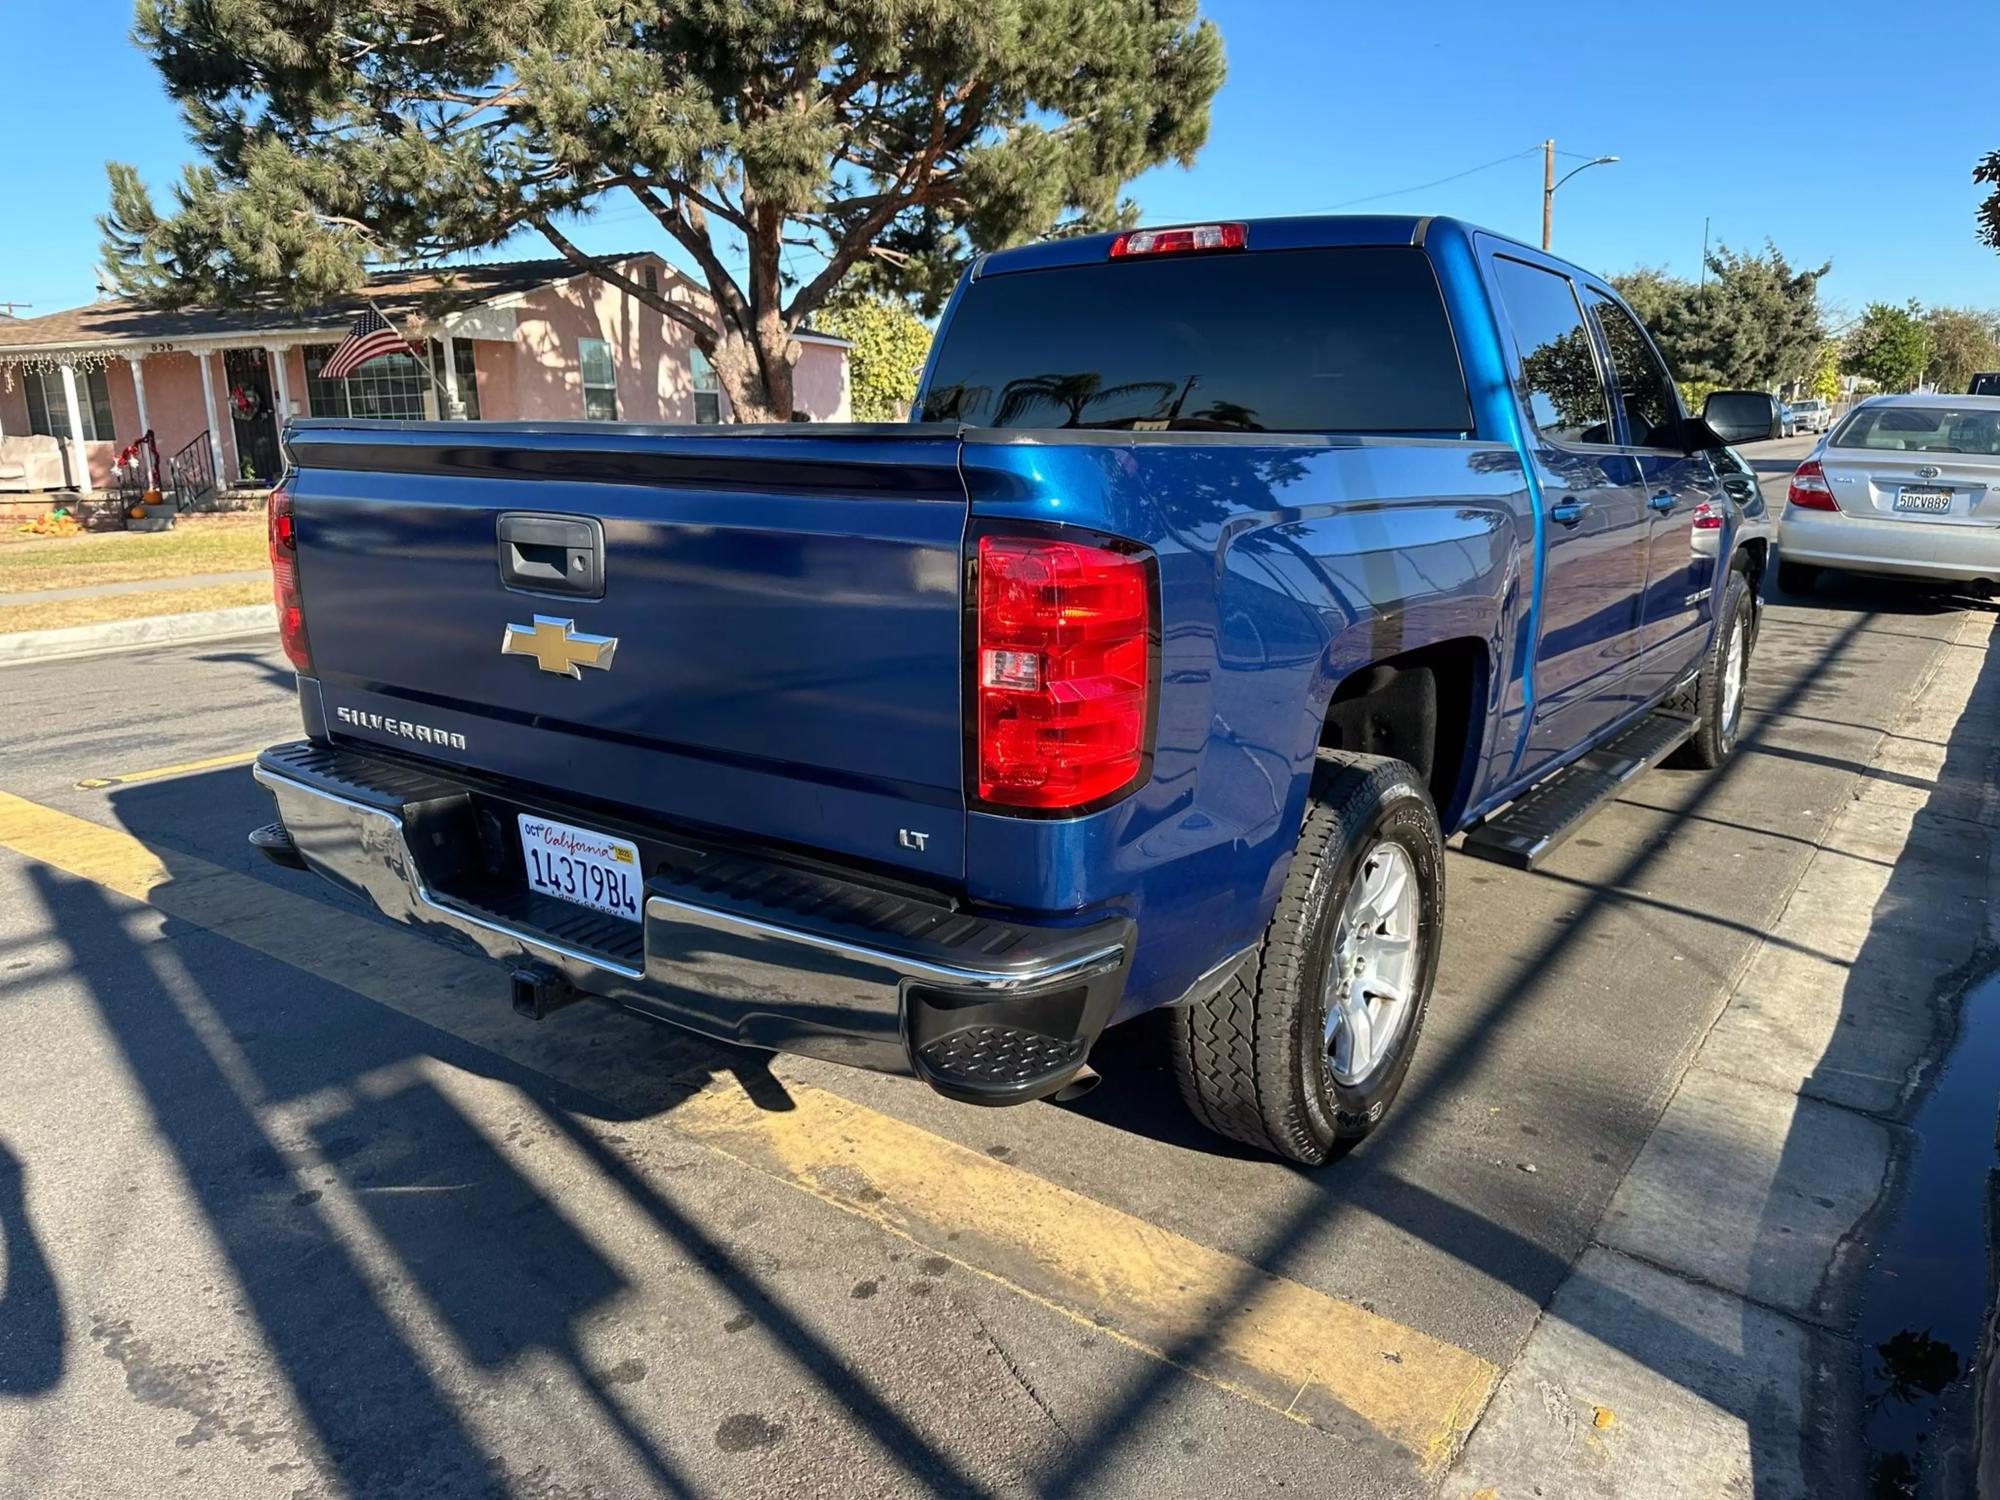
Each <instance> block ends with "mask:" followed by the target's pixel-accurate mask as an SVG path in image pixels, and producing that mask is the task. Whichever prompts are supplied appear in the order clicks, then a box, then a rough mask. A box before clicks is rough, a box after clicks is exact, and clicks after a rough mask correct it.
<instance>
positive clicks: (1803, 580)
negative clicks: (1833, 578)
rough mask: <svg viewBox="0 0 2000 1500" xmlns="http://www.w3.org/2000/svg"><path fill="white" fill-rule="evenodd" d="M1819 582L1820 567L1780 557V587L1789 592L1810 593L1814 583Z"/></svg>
mask: <svg viewBox="0 0 2000 1500" xmlns="http://www.w3.org/2000/svg"><path fill="white" fill-rule="evenodd" d="M1818 582H1819V569H1818V568H1815V567H1814V566H1813V565H1812V564H1811V563H1795V562H1786V561H1785V560H1784V559H1783V558H1782V557H1781V558H1779V559H1778V587H1779V588H1781V589H1783V590H1784V591H1785V592H1786V593H1788V594H1810V593H1811V592H1812V591H1813V585H1814V584H1816V583H1818Z"/></svg>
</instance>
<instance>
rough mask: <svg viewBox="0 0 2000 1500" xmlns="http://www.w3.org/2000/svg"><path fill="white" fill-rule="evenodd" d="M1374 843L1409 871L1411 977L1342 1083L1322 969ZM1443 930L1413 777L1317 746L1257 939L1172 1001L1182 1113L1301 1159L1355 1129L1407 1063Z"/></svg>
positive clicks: (1436, 858) (1318, 1158)
mask: <svg viewBox="0 0 2000 1500" xmlns="http://www.w3.org/2000/svg"><path fill="white" fill-rule="evenodd" d="M1382 843H1393V844H1395V845H1397V846H1398V847H1400V848H1401V849H1402V851H1403V852H1404V854H1406V855H1407V856H1408V858H1409V865H1410V867H1411V871H1412V873H1413V875H1414V881H1415V885H1416V889H1417V909H1416V931H1415V933H1414V934H1413V936H1414V939H1415V944H1414V954H1415V960H1414V961H1415V977H1414V979H1413V981H1412V983H1411V984H1410V986H1409V991H1410V994H1409V1003H1408V1005H1407V1008H1406V1010H1405V1013H1404V1015H1403V1017H1402V1020H1401V1022H1400V1031H1399V1032H1398V1033H1397V1034H1396V1035H1395V1038H1394V1040H1393V1041H1392V1042H1391V1043H1389V1044H1387V1046H1388V1050H1386V1051H1385V1053H1384V1055H1383V1056H1382V1057H1381V1058H1380V1059H1378V1060H1377V1062H1376V1063H1375V1065H1374V1066H1373V1067H1372V1068H1371V1069H1370V1071H1369V1072H1368V1073H1367V1075H1366V1076H1364V1077H1361V1078H1358V1079H1356V1080H1354V1082H1353V1083H1352V1084H1347V1083H1342V1082H1340V1081H1339V1080H1338V1079H1336V1078H1335V1077H1334V1072H1333V1065H1332V1061H1331V1058H1330V1055H1329V1046H1328V1043H1327V1040H1326V1031H1327V1021H1326V1012H1327V1000H1326V996H1325V982H1324V981H1325V977H1326V973H1327V965H1328V963H1329V961H1330V958H1331V955H1332V953H1333V949H1334V943H1335V937H1336V932H1335V929H1336V928H1337V927H1338V926H1339V923H1340V918H1341V916H1342V914H1343V911H1344V909H1345V907H1346V903H1347V898H1348V893H1349V891H1350V890H1351V889H1352V887H1353V885H1354V881H1355V879H1356V878H1357V875H1358V874H1359V873H1360V871H1361V866H1362V864H1363V861H1364V857H1365V856H1373V855H1374V854H1375V853H1376V851H1377V847H1378V845H1380V844H1382ZM1443 931H1444V836H1443V834H1442V833H1441V832H1440V831H1439V828H1438V820H1437V811H1436V809H1435V808H1433V807H1432V806H1431V799H1430V793H1429V791H1428V790H1427V789H1426V787H1425V786H1424V782H1423V779H1422V778H1421V777H1420V776H1419V775H1418V774H1417V772H1416V770H1415V769H1414V768H1413V767H1411V766H1409V765H1407V764H1405V763H1404V762H1402V761H1399V760H1387V759H1384V758H1383V757H1381V756H1375V755H1351V754H1345V753H1337V752H1334V751H1321V752H1320V757H1319V763H1318V765H1317V766H1316V767H1315V769H1314V772H1313V783H1312V790H1311V793H1310V795H1309V797H1308V799H1307V802H1306V815H1305V823H1304V826H1303V828H1302V829H1301V830H1300V833H1299V841H1298V845H1297V847H1296V848H1295V849H1294V851H1293V853H1292V863H1291V868H1290V870H1289V871H1288V872H1287V874H1286V876H1285V885H1284V889H1283V891H1282V892H1281V893H1280V894H1279V897H1278V907H1277V911H1276V912H1275V913H1274V914H1273V915H1272V917H1271V924H1270V926H1269V927H1268V928H1266V929H1265V932H1264V937H1263V939H1262V941H1261V942H1260V943H1259V944H1258V946H1257V948H1256V949H1255V950H1254V951H1253V952H1252V953H1251V954H1250V955H1249V957H1248V958H1247V959H1246V961H1245V962H1244V963H1243V964H1241V965H1239V966H1238V967H1237V969H1236V971H1235V972H1234V973H1233V974H1232V975H1231V976H1230V978H1229V979H1228V981H1227V982H1226V983H1224V984H1223V986H1222V987H1221V989H1220V990H1218V991H1217V992H1216V993H1215V994H1213V995H1210V996H1207V997H1205V998H1197V999H1194V1000H1191V1001H1189V1002H1188V1003H1187V1004H1186V1005H1184V1006H1181V1007H1180V1008H1178V1009H1177V1010H1175V1011H1174V1012H1173V1025H1172V1030H1171V1038H1172V1047H1173V1054H1174V1073H1175V1077H1176V1079H1177V1081H1178V1082H1179V1085H1180V1090H1181V1097H1182V1098H1183V1099H1185V1100H1186V1101H1187V1105H1188V1108H1189V1109H1190V1110H1192V1111H1193V1113H1194V1116H1195V1118H1196V1119H1198V1120H1200V1121H1201V1122H1202V1123H1203V1124H1205V1125H1207V1126H1208V1127H1209V1128H1210V1129H1211V1130H1214V1131H1216V1132H1217V1133H1218V1134H1220V1135H1225V1136H1228V1137H1229V1138H1230V1139H1231V1140H1235V1141H1241V1142H1243V1143H1244V1144H1245V1145H1248V1146H1255V1147H1257V1148H1259V1149H1260V1150H1264V1151H1270V1152H1273V1153H1275V1154H1276V1155H1279V1156H1284V1157H1289V1158H1291V1159H1292V1160H1293V1161H1298V1162H1304V1163H1305V1164H1307V1165H1308V1166H1319V1165H1321V1164H1322V1163H1324V1162H1326V1161H1328V1160H1330V1159H1331V1158H1332V1157H1334V1156H1335V1155H1337V1154H1338V1153H1339V1152H1340V1151H1341V1150H1342V1149H1343V1147H1344V1146H1345V1145H1346V1144H1347V1143H1350V1142H1352V1141H1356V1140H1359V1139H1360V1138H1361V1137H1362V1136H1364V1135H1366V1134H1368V1132H1369V1131H1371V1130H1373V1129H1374V1128H1375V1126H1376V1125H1377V1123H1379V1122H1380V1120H1381V1119H1382V1116H1383V1114H1384V1113H1385V1112H1386V1111H1387V1110H1388V1108H1389V1105H1390V1103H1391V1102H1392V1101H1393V1100H1394V1099H1395V1097H1396V1093H1397V1091H1398V1090H1399V1089H1400V1088H1401V1087H1402V1086H1403V1079H1404V1076H1405V1075H1406V1074H1407V1073H1408V1072H1409V1069H1410V1059H1411V1057H1412V1056H1413V1055H1414V1054H1415V1052H1416V1047H1417V1038H1418V1037H1419V1035H1421V1033H1422V1031H1423V1025H1424V1015H1425V1012H1426V1011H1427V1010H1428V1009H1429V1006H1430V995H1431V985H1432V982H1433V980H1434V979H1435V977H1436V974H1437V957H1438V945H1439V942H1440V939H1441V938H1442V935H1443Z"/></svg>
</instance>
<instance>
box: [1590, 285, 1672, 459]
mask: <svg viewBox="0 0 2000 1500" xmlns="http://www.w3.org/2000/svg"><path fill="white" fill-rule="evenodd" d="M1590 307H1591V311H1593V312H1594V313H1596V314H1597V326H1598V327H1599V328H1600V329H1602V330H1603V332H1604V347H1605V348H1606V349H1608V350H1609V351H1610V352H1611V373H1612V375H1613V376H1615V377H1616V379H1617V384H1618V399H1619V400H1620V401H1621V402H1622V403H1623V405H1624V408H1625V440H1626V441H1627V442H1628V443H1631V444H1633V445H1634V446H1636V447H1640V448H1672V449H1675V450H1678V449H1679V448H1680V417H1681V413H1680V405H1679V403H1678V402H1677V401H1676V400H1675V397H1674V386H1673V381H1672V380H1671V379H1670V378H1669V377H1668V375H1667V367H1666V366H1665V365H1663V364H1661V363H1660V357H1659V356H1658V355H1657V354H1655V353H1654V352H1653V346H1652V345H1651V344H1650V343H1648V342H1647V340H1646V335H1645V334H1644V333H1642V332H1641V331H1640V329H1639V325H1638V323H1637V322H1635V321H1634V320H1633V317H1632V315H1631V314H1630V313H1628V312H1627V311H1625V309H1624V308H1622V307H1620V306H1619V305H1618V304H1617V303H1616V302H1613V301H1611V300H1610V299H1609V298H1606V297H1601V296H1599V295H1598V294H1597V293H1596V292H1592V293H1591V294H1590Z"/></svg>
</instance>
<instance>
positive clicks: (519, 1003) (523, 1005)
mask: <svg viewBox="0 0 2000 1500" xmlns="http://www.w3.org/2000/svg"><path fill="white" fill-rule="evenodd" d="M507 988H508V991H509V993H510V994H511V995H512V996H513V1000H514V1014H515V1015H517V1016H525V1017H527V1018H528V1019H529V1020H530V1021H544V1020H547V1019H548V1018H549V1017H550V1016H552V1015H554V1014H555V1013H556V1012H557V1011H559V1010H561V1009H562V1008H563V1007H564V1006H565V1005H574V1004H575V1003H576V1002H577V1001H579V1000H581V999H582V998H583V996H582V995H580V994H579V993H578V992H577V989H576V986H575V985H573V984H571V983H570V982H569V981H568V980H567V979H565V978H563V977H562V975H560V974H558V973H557V972H556V971H555V970H554V969H551V968H549V967H547V966H546V965H544V964H523V965H521V967H519V968H518V969H515V970H514V971H513V972H512V973H511V974H509V975H508V976H507Z"/></svg>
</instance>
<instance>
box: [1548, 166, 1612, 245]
mask: <svg viewBox="0 0 2000 1500" xmlns="http://www.w3.org/2000/svg"><path fill="white" fill-rule="evenodd" d="M1616 160H1618V158H1617V157H1615V156H1593V157H1592V158H1591V159H1590V160H1589V161H1587V162H1585V163H1584V164H1583V165H1582V166H1580V167H1571V168H1570V169H1569V170H1568V171H1567V172H1565V173H1563V175H1562V181H1561V182H1558V181H1557V180H1556V143H1555V140H1554V139H1553V138H1551V139H1549V140H1546V141H1543V142H1542V248H1543V249H1544V250H1546V249H1548V248H1549V245H1550V242H1551V241H1552V240H1553V239H1554V238H1555V217H1556V189H1557V188H1559V187H1561V186H1562V185H1563V183H1564V182H1568V181H1569V180H1570V178H1572V177H1574V176H1576V174H1577V173H1579V172H1587V171H1589V170H1590V169H1591V168H1592V167H1608V166H1610V165H1611V163H1613V162H1614V161H1616Z"/></svg>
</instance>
